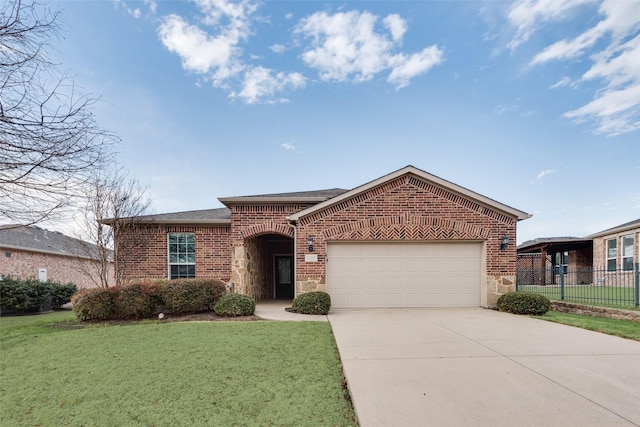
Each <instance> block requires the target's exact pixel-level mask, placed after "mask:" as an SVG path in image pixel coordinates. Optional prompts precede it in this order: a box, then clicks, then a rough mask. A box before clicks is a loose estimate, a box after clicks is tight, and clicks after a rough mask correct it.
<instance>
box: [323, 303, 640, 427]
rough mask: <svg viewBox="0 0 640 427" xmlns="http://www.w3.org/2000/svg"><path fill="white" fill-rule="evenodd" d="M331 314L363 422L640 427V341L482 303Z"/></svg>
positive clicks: (363, 424) (364, 425) (363, 425)
mask: <svg viewBox="0 0 640 427" xmlns="http://www.w3.org/2000/svg"><path fill="white" fill-rule="evenodd" d="M329 321H330V322H331V326H332V327H333V332H334V335H335V338H336V341H337V344H338V349H339V351H340V358H341V359H342V364H343V366H344V370H345V375H346V377H347V382H348V384H349V388H350V390H351V396H352V398H353V403H354V406H355V409H356V413H357V415H358V418H359V420H360V425H361V427H371V426H386V427H388V426H510V427H511V426H553V425H562V426H563V427H567V426H580V427H585V426H633V425H635V426H640V342H636V341H631V340H625V339H622V338H617V337H613V336H609V335H604V334H600V333H596V332H590V331H586V330H583V329H578V328H573V327H570V326H564V325H559V324H554V323H550V322H545V321H542V320H537V319H532V318H528V317H524V316H515V315H511V314H506V313H499V312H496V311H491V310H485V309H452V310H426V309H425V310H423V309H373V310H353V311H350V310H339V311H332V312H331V313H330V314H329ZM639 327H640V324H639Z"/></svg>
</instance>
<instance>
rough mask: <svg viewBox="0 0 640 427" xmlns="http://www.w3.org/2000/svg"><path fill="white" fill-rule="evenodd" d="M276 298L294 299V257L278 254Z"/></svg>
mask: <svg viewBox="0 0 640 427" xmlns="http://www.w3.org/2000/svg"><path fill="white" fill-rule="evenodd" d="M275 264H276V265H275V271H276V298H278V299H293V257H292V256H289V255H287V256H276V260H275Z"/></svg>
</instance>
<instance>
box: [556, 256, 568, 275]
mask: <svg viewBox="0 0 640 427" xmlns="http://www.w3.org/2000/svg"><path fill="white" fill-rule="evenodd" d="M555 264H556V265H555V267H556V274H567V271H568V267H569V252H568V251H562V252H556V259H555Z"/></svg>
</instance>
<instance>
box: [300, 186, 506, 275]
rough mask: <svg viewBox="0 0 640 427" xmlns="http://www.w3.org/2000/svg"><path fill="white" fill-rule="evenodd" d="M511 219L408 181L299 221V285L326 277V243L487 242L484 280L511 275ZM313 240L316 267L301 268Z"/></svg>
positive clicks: (438, 189)
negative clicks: (505, 245)
mask: <svg viewBox="0 0 640 427" xmlns="http://www.w3.org/2000/svg"><path fill="white" fill-rule="evenodd" d="M504 235H507V236H508V237H509V241H510V242H515V241H516V220H515V218H512V217H508V216H505V215H503V214H502V213H500V212H497V211H494V210H491V209H489V208H487V207H485V206H482V205H479V204H477V203H475V202H473V201H470V200H467V199H465V198H463V197H461V196H459V195H457V194H454V193H451V192H449V191H447V190H444V189H442V188H439V187H435V186H433V185H431V184H430V183H426V182H424V181H421V180H419V179H417V178H416V177H414V176H411V175H407V176H402V177H399V178H397V179H395V180H392V181H390V182H388V183H386V184H384V185H382V186H380V187H377V188H374V189H372V190H370V191H368V192H365V193H362V194H359V195H357V196H355V197H353V198H350V199H347V200H344V201H342V202H341V203H339V204H337V205H334V206H330V207H328V208H326V209H324V210H322V211H319V212H314V213H313V214H311V215H309V216H308V217H304V218H302V219H301V220H300V227H299V228H298V240H297V254H298V256H297V266H298V273H297V275H298V280H301V279H302V280H304V279H305V278H309V277H322V278H324V275H325V268H326V265H325V260H326V243H327V242H328V241H332V240H333V241H337V240H382V241H389V240H423V241H424V240H428V241H438V240H441V241H443V240H447V241H449V240H480V241H485V242H486V248H487V249H486V250H487V255H486V266H487V275H495V276H505V275H515V270H516V265H515V263H516V249H515V244H511V245H509V246H508V248H507V249H506V250H504V251H501V250H500V243H501V241H502V237H503V236H504ZM308 236H313V239H314V254H317V255H318V261H319V262H317V263H304V254H305V253H308V251H307V237H308Z"/></svg>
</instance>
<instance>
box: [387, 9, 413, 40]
mask: <svg viewBox="0 0 640 427" xmlns="http://www.w3.org/2000/svg"><path fill="white" fill-rule="evenodd" d="M382 22H384V25H385V26H386V27H387V29H389V32H391V37H393V41H395V42H402V38H403V37H404V33H406V32H407V23H406V22H405V20H404V19H402V18H401V17H400V15H398V14H395V13H394V14H391V15H388V16H387V17H385V18H384V19H383V20H382Z"/></svg>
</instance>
